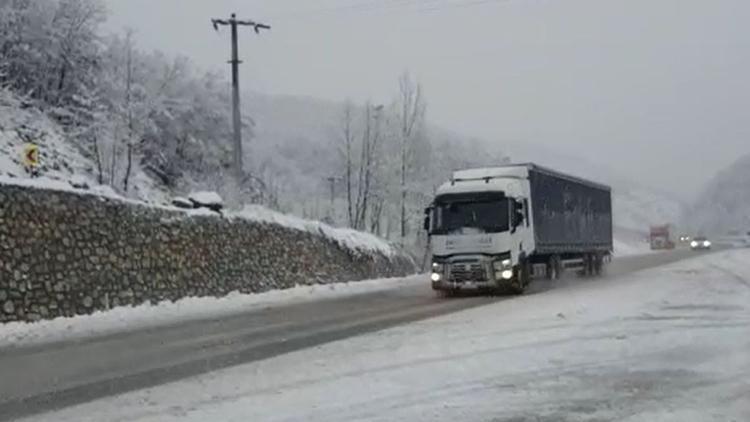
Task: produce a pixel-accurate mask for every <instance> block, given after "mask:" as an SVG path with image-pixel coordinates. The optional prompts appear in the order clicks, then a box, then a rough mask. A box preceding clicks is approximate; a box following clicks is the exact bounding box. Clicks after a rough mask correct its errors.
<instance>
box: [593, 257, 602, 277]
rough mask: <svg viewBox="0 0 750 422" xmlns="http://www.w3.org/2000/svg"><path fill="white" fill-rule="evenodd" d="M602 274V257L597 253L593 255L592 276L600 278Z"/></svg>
mask: <svg viewBox="0 0 750 422" xmlns="http://www.w3.org/2000/svg"><path fill="white" fill-rule="evenodd" d="M602 272H604V255H603V254H601V253H597V254H596V255H594V275H595V276H600V275H602Z"/></svg>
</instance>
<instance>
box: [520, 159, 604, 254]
mask: <svg viewBox="0 0 750 422" xmlns="http://www.w3.org/2000/svg"><path fill="white" fill-rule="evenodd" d="M523 165H524V166H526V167H527V168H528V172H529V185H530V189H531V194H530V196H531V214H532V224H533V227H534V240H535V243H536V251H535V252H536V253H537V254H543V255H548V254H556V255H566V254H577V253H591V252H600V253H604V254H606V253H608V252H611V251H612V248H613V244H612V194H611V189H610V187H609V186H606V185H603V184H599V183H595V182H591V181H588V180H584V179H581V178H578V177H575V176H570V175H567V174H564V173H560V172H557V171H555V170H551V169H548V168H545V167H541V166H538V165H535V164H523Z"/></svg>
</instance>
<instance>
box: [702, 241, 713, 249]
mask: <svg viewBox="0 0 750 422" xmlns="http://www.w3.org/2000/svg"><path fill="white" fill-rule="evenodd" d="M703 246H705V247H709V246H711V242H709V241H708V240H706V241H705V242H703Z"/></svg>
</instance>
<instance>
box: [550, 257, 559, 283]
mask: <svg viewBox="0 0 750 422" xmlns="http://www.w3.org/2000/svg"><path fill="white" fill-rule="evenodd" d="M560 270H561V267H560V258H559V257H558V256H557V255H552V256H550V257H549V261H547V280H557V279H559V278H560Z"/></svg>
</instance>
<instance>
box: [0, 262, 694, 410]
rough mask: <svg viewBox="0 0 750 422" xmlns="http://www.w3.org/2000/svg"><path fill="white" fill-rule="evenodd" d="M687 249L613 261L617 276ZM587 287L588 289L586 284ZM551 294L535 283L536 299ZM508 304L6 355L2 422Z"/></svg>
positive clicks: (298, 315)
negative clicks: (428, 319)
mask: <svg viewBox="0 0 750 422" xmlns="http://www.w3.org/2000/svg"><path fill="white" fill-rule="evenodd" d="M695 254H696V253H695V252H691V251H689V250H676V251H671V252H664V253H657V254H652V255H643V256H631V257H622V258H619V259H615V260H614V261H613V262H612V263H611V264H610V266H609V268H608V270H607V272H608V275H607V277H617V276H621V275H625V274H628V273H632V272H635V271H638V270H641V269H646V268H652V267H656V266H660V265H664V264H668V263H671V262H674V261H678V260H681V259H684V258H686V257H690V256H695ZM581 282H592V281H586V280H582V281H581ZM549 288H554V286H551V284H550V283H549V282H539V283H537V284H536V285H534V286H533V288H531V291H530V292H529V294H534V292H535V291H537V292H538V291H539V290H543V289H549ZM498 300H513V298H512V297H485V296H474V297H462V298H457V299H450V300H446V299H439V298H436V297H435V295H434V294H433V292H432V291H431V290H430V288H429V285H428V283H427V281H425V284H424V285H422V286H409V287H407V288H403V289H396V290H389V291H381V292H376V293H367V294H362V295H358V296H353V297H347V298H340V299H329V300H323V301H317V302H308V303H302V304H294V305H288V306H278V307H272V308H268V309H263V310H256V311H252V312H248V313H245V314H240V315H236V316H231V317H224V318H222V319H220V320H203V321H192V322H187V323H182V324H177V325H171V326H165V327H159V328H151V329H148V330H143V331H137V332H130V333H125V334H117V335H109V336H106V337H99V338H92V339H85V340H79V341H70V342H63V343H57V344H47V345H38V346H32V347H25V348H19V349H8V350H0V374H2V380H3V381H2V382H1V383H0V419H3V420H9V419H14V418H17V417H21V416H28V415H32V414H35V413H39V412H44V411H49V410H54V409H58V408H62V407H66V406H70V405H73V404H78V403H83V402H87V401H91V400H94V399H97V398H101V397H105V396H109V395H115V394H119V393H123V392H126V391H130V390H135V389H140V388H144V387H148V386H154V385H160V384H164V383H167V382H170V381H175V380H178V379H182V378H185V377H189V376H192V375H197V374H200V373H204V372H209V371H213V370H216V369H220V368H225V367H228V366H232V365H237V364H240V363H244V362H251V361H254V360H259V359H264V358H268V357H272V356H276V355H280V354H283V353H287V352H290V351H293V350H298V349H302V348H307V347H311V346H315V345H318V344H322V343H326V342H330V341H333V340H338V339H343V338H346V337H351V336H356V335H358V334H362V333H366V332H371V331H375V330H380V329H384V328H388V327H392V326H396V325H399V324H403V323H406V322H410V321H416V320H421V319H425V318H429V317H434V316H438V315H442V314H448V313H451V312H456V311H459V310H463V309H468V308H472V307H477V306H481V305H486V304H489V303H492V302H495V301H498Z"/></svg>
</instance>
